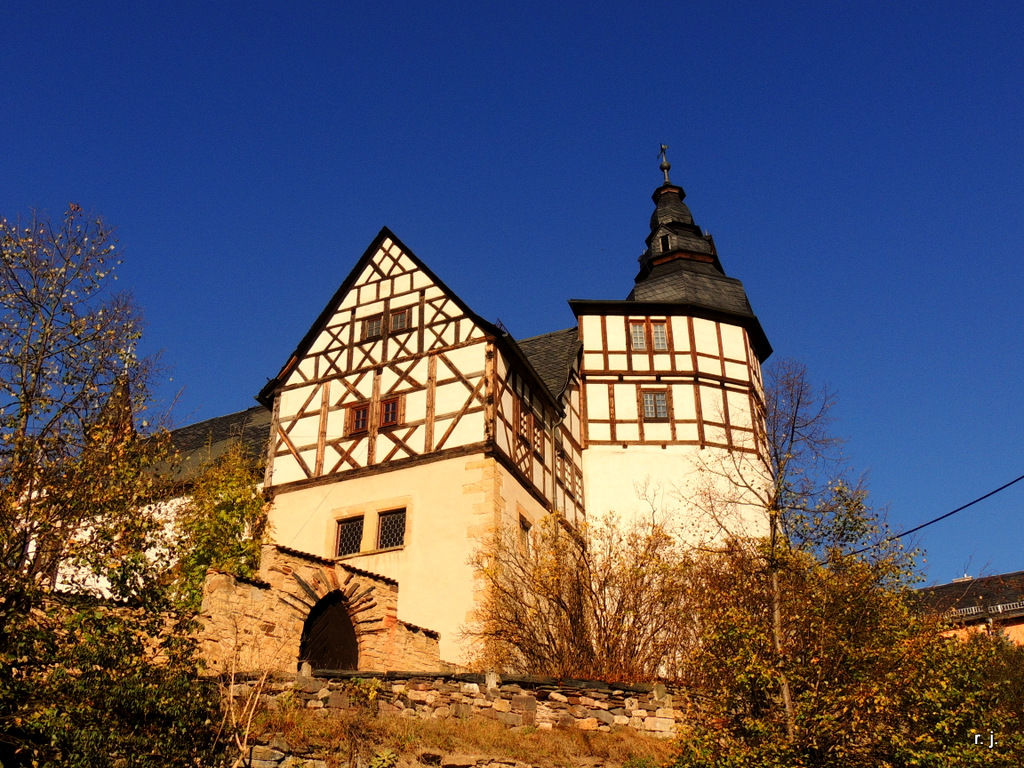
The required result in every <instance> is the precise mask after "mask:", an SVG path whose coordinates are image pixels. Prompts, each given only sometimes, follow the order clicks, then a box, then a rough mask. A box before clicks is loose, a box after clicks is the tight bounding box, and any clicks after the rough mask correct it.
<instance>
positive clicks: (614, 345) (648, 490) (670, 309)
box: [569, 147, 772, 540]
mask: <svg viewBox="0 0 1024 768" xmlns="http://www.w3.org/2000/svg"><path fill="white" fill-rule="evenodd" d="M665 149H667V147H663V148H662V157H663V162H662V164H661V170H662V171H663V173H664V183H662V185H661V186H659V187H658V188H657V189H656V190H655V191H654V195H653V200H654V204H655V208H654V212H653V214H652V215H651V222H650V234H649V235H648V236H647V240H646V244H647V248H646V250H645V251H644V252H643V254H642V255H641V256H640V258H639V261H640V270H639V272H638V274H637V276H636V279H635V283H634V286H633V289H632V290H631V291H630V292H629V295H628V296H627V297H626V298H625V299H624V300H618V301H607V300H603V301H602V300H598V301H591V300H572V301H570V302H569V304H570V306H571V307H572V309H573V312H574V313H575V315H576V318H577V322H578V324H579V331H580V339H581V341H582V345H583V350H582V356H581V361H580V379H581V389H582V393H583V397H582V409H583V429H584V433H583V446H584V450H583V476H584V488H585V489H586V503H587V512H588V515H590V516H594V515H601V514H602V513H604V512H607V511H610V510H613V511H615V512H616V513H618V514H620V515H622V516H624V517H626V518H629V517H635V516H637V515H648V516H649V515H651V514H655V515H659V514H664V513H667V512H669V511H674V512H675V513H676V515H675V520H676V522H679V523H683V524H685V525H686V527H687V528H688V532H687V536H688V537H690V538H691V540H696V539H707V538H708V537H717V536H721V535H722V534H723V533H729V534H739V533H758V532H763V527H762V526H763V516H759V515H758V514H757V511H756V509H754V506H756V505H752V504H749V503H747V502H749V501H750V500H751V495H750V494H749V493H744V488H743V487H744V486H747V490H749V486H751V485H752V484H756V483H758V482H761V481H762V480H763V479H764V478H766V477H767V475H766V473H765V469H764V466H765V465H764V463H763V461H762V452H763V440H762V435H763V432H762V430H761V425H762V421H763V412H764V407H763V391H762V381H761V363H762V362H764V361H765V360H766V359H767V358H768V356H769V355H770V354H771V352H772V349H771V345H770V344H769V343H768V339H767V337H766V336H765V333H764V331H763V330H762V328H761V324H760V323H759V322H758V319H757V317H756V316H755V315H754V312H753V310H752V309H751V308H750V303H749V302H748V301H747V296H746V293H745V292H744V290H743V285H742V283H740V281H739V280H736V279H735V278H731V277H728V276H726V274H725V272H724V270H723V269H722V265H721V262H720V260H719V258H718V252H717V250H716V248H715V243H714V240H713V239H712V238H711V236H710V235H708V234H704V233H702V232H701V230H700V228H699V227H698V226H697V225H696V224H695V223H694V221H693V216H692V214H691V213H690V209H689V208H688V207H687V205H686V203H685V202H683V201H684V199H685V197H686V193H685V192H684V191H683V189H682V188H681V187H679V186H676V185H674V184H672V183H671V181H670V179H669V169H670V166H669V163H668V162H667V160H664V150H665ZM712 505H713V506H715V507H716V509H711V508H710V506H712ZM723 512H727V513H728V515H730V516H731V519H730V520H725V519H723V515H722V513H723Z"/></svg>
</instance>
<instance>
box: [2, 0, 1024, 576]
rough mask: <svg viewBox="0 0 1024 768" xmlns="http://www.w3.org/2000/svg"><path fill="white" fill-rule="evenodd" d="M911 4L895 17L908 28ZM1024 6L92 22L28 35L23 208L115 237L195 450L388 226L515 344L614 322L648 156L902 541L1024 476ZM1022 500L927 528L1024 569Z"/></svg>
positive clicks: (442, 6) (964, 562) (244, 402)
mask: <svg viewBox="0 0 1024 768" xmlns="http://www.w3.org/2000/svg"><path fill="white" fill-rule="evenodd" d="M901 6H904V7H901ZM1022 37H1024V4H1022V3H1020V2H992V3H984V4H981V5H979V4H976V3H967V2H961V3H952V2H932V3H912V4H911V3H905V4H900V3H892V2H878V1H877V0H872V1H869V2H862V3H856V4H851V3H841V4H840V3H800V4H796V3H792V4H782V3H778V4H775V7H774V8H773V7H771V5H770V4H766V3H763V2H756V3H750V2H734V3H720V2H716V3H711V2H708V3H682V2H647V3H642V4H640V3H611V2H588V3H547V2H545V3H536V2H523V3H493V4H491V3H479V2H474V3H454V2H448V3H433V2H423V1H422V0H420V1H418V2H414V3H410V2H391V3H386V4H377V3H367V2H363V3H349V2H318V3H305V2H295V3H267V2H250V3H244V4H243V3H231V2H222V3H188V2H175V3H120V4H119V3H103V4H100V5H98V6H90V5H89V4H82V3H70V2H60V3H48V2H45V1H44V2H40V3H36V4H32V5H31V6H26V7H25V8H23V9H21V10H20V11H18V12H17V13H9V14H7V19H6V22H5V28H4V31H3V33H2V42H0V84H2V87H3V97H2V98H3V110H2V113H0V114H2V117H0V213H3V215H6V216H8V217H11V216H14V215H17V214H18V213H26V212H28V211H29V210H31V209H37V210H41V211H45V212H48V213H49V214H50V215H52V216H55V217H56V216H60V214H61V213H62V212H63V210H64V208H65V207H66V204H67V203H68V201H75V202H77V203H79V204H81V205H82V206H83V207H85V208H86V209H89V210H93V211H95V212H97V213H100V214H102V215H103V216H104V217H105V218H106V220H107V221H108V222H110V223H111V224H113V225H115V226H116V227H117V229H118V234H119V238H120V241H121V243H122V245H123V246H124V247H125V249H126V252H127V258H128V261H127V262H126V264H125V266H124V268H123V271H122V273H121V280H122V282H123V284H124V285H125V287H127V288H130V289H131V290H132V291H134V293H135V295H136V297H137V299H138V301H139V302H140V303H141V305H142V306H143V307H144V309H145V311H146V314H147V317H148V320H149V328H148V333H147V339H146V346H147V349H148V350H149V351H151V352H155V351H157V350H163V362H164V363H165V364H166V365H167V366H169V368H170V371H171V374H170V375H171V376H173V381H172V382H170V383H169V384H167V385H166V386H165V387H164V388H163V389H161V391H160V395H161V396H162V397H163V398H165V400H170V399H171V398H172V397H173V396H174V395H175V394H176V393H177V392H178V391H179V390H180V396H179V397H178V399H177V404H176V405H175V406H174V411H173V414H174V418H175V419H176V421H177V423H178V424H185V423H190V422H192V421H196V420H200V419H203V418H208V417H213V416H218V415H221V414H224V413H228V412H231V411H236V410H241V409H243V408H247V407H249V406H250V405H252V404H253V400H252V398H253V396H254V395H255V393H256V392H257V391H258V390H259V389H260V387H261V386H262V385H263V384H264V383H265V382H266V380H267V378H268V377H271V376H273V375H274V374H275V373H276V372H277V370H278V369H279V367H280V366H281V365H282V364H283V363H284V361H285V359H286V357H287V355H288V354H289V353H290V352H291V350H292V349H293V348H294V346H295V344H296V343H297V341H298V340H299V339H300V338H301V336H302V335H303V333H305V331H306V330H307V329H308V327H309V325H310V324H311V323H312V322H313V320H314V319H315V318H316V316H317V314H318V313H319V312H320V310H321V309H322V307H323V305H324V304H325V303H326V301H327V300H328V299H329V298H330V296H331V295H332V293H333V292H334V290H335V289H336V288H337V286H338V284H339V283H340V282H341V281H342V280H343V279H344V277H345V276H346V274H347V273H348V271H349V269H350V268H351V267H352V265H353V263H354V261H355V260H356V259H357V258H358V257H359V256H360V255H361V254H362V252H363V250H364V249H365V248H366V246H367V245H368V244H369V242H370V240H371V239H372V238H373V236H374V235H375V234H376V233H377V231H378V230H379V229H380V227H381V226H384V225H387V226H388V227H390V228H391V229H392V230H393V231H394V232H395V233H396V234H397V235H398V236H399V237H400V238H401V239H402V240H403V241H404V242H405V243H406V244H407V245H409V247H411V248H412V249H413V251H414V252H415V253H416V254H417V255H418V256H419V257H420V258H422V259H423V260H424V261H426V262H427V263H428V264H430V266H431V267H432V268H433V269H434V271H435V272H436V273H437V274H438V275H439V276H441V278H442V279H444V280H445V281H446V282H447V283H448V284H449V285H450V286H451V287H452V288H453V289H454V290H455V291H456V292H458V293H459V294H460V295H461V296H462V297H463V298H464V299H465V300H466V301H467V302H468V303H469V304H470V306H472V307H473V308H474V309H476V310H477V311H478V312H479V313H480V314H481V315H483V316H485V317H488V318H491V319H494V318H500V319H501V320H502V321H503V322H504V323H505V325H506V326H507V327H508V328H509V329H510V330H511V332H512V333H513V334H514V335H515V336H517V337H520V338H522V337H526V336H530V335H534V334H537V333H542V332H545V331H550V330H556V329H559V328H564V327H568V326H570V325H572V324H573V316H572V313H571V312H570V311H569V308H568V306H567V305H566V303H565V302H566V299H569V298H595V299H597V298H602V299H604V298H624V297H625V294H626V293H627V292H628V291H629V289H630V286H631V284H632V278H633V276H634V274H635V271H636V257H637V256H638V255H639V253H640V252H641V250H642V249H643V240H644V237H645V236H646V234H647V232H648V223H647V222H648V218H649V216H650V212H651V209H652V203H651V201H650V194H651V192H652V191H653V190H654V188H655V187H656V186H657V185H658V183H659V180H660V175H659V173H658V170H657V158H656V154H657V148H658V145H659V144H660V143H665V144H668V145H669V146H670V147H671V149H670V150H669V157H670V160H671V161H672V166H673V169H672V179H673V181H674V182H676V183H678V184H681V185H682V186H683V187H684V188H685V189H686V192H687V195H688V197H687V202H688V203H689V204H690V207H691V209H692V211H693V213H694V216H695V218H696V221H697V223H698V224H700V225H701V226H703V227H704V228H706V229H708V230H709V231H711V233H712V234H713V235H714V236H715V241H716V244H717V245H718V249H719V253H720V255H721V258H722V262H723V265H724V267H725V269H726V271H727V272H728V274H730V275H731V276H734V277H738V278H739V279H741V280H742V281H743V282H744V284H745V285H746V288H747V293H748V295H749V297H750V300H751V303H752V304H753V307H754V310H755V312H757V314H758V316H759V317H760V320H761V323H762V325H763V326H764V328H765V330H766V332H767V334H768V336H769V338H770V339H771V342H772V344H773V345H774V347H775V350H776V355H778V356H780V357H794V358H797V359H799V360H801V361H803V362H804V363H806V365H807V366H808V367H809V368H810V370H811V372H812V374H813V376H814V377H815V379H816V380H818V381H820V382H822V383H827V384H828V385H829V386H830V387H831V388H832V389H834V390H835V391H836V392H837V394H838V396H839V407H838V408H837V411H836V415H837V417H838V421H837V425H836V426H837V430H838V431H839V432H840V433H842V434H844V435H846V436H848V438H849V443H848V453H849V456H850V459H851V463H852V464H853V465H854V466H855V467H857V468H859V469H862V470H865V471H867V472H868V473H869V480H870V485H871V488H872V490H873V496H874V499H875V501H876V503H878V504H888V505H889V507H890V518H891V521H892V522H893V524H894V525H895V526H896V527H903V528H907V527H910V526H912V525H915V524H917V523H918V522H921V521H924V520H926V519H928V518H931V517H934V516H936V515H938V514H941V513H943V512H946V511H948V510H950V509H952V508H954V507H956V506H958V505H960V504H962V503H964V502H966V501H969V500H971V499H973V498H975V497H976V496H979V495H981V494H982V493H985V492H987V491H989V490H991V489H993V488H995V487H997V486H998V485H1001V484H1002V483H1004V482H1006V481H1007V480H1010V479H1012V478H1014V477H1017V476H1018V475H1020V474H1024V450H1022V440H1024V405H1022V394H1021V393H1022V380H1024V341H1022V333H1021V330H1022V322H1021V309H1022V301H1021V296H1022V289H1024V266H1022V255H1024V61H1022V60H1024V54H1022V50H1024V48H1022V46H1021V39H1022ZM1022 520H1024V483H1021V484H1019V485H1018V486H1015V487H1014V488H1013V489H1011V490H1008V491H1006V492H1004V493H1002V494H1000V495H998V496H996V497H994V498H992V499H990V500H988V501H986V502H983V503H982V504H979V505H977V506H975V507H973V508H971V509H970V510H968V511H965V512H962V513H960V514H959V515H957V516H955V517H953V518H951V519H950V520H948V521H946V522H943V523H940V524H938V525H935V526H932V527H931V528H929V529H927V530H926V531H924V532H922V534H921V535H920V536H919V537H918V543H919V544H920V545H921V546H922V547H924V548H926V549H927V551H928V562H927V563H926V567H927V569H928V581H929V582H934V581H948V580H949V579H950V578H952V577H955V576H957V575H960V574H961V573H962V572H964V571H968V572H970V573H971V574H975V575H976V574H978V573H982V572H984V573H993V572H1004V571H1011V570H1019V569H1024V554H1022V548H1021V543H1022V534H1024V525H1022Z"/></svg>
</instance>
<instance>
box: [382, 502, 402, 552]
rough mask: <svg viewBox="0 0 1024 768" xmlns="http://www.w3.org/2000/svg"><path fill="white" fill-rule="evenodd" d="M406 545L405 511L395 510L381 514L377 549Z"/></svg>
mask: <svg viewBox="0 0 1024 768" xmlns="http://www.w3.org/2000/svg"><path fill="white" fill-rule="evenodd" d="M404 544H405V510H404V509H395V510H392V511H391V512H381V513H380V525H379V527H378V529H377V549H390V548H391V547H401V546H403V545H404Z"/></svg>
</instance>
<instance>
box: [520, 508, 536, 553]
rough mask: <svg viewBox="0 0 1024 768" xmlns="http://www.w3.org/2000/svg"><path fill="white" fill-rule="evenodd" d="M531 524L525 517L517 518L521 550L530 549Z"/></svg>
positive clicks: (527, 550)
mask: <svg viewBox="0 0 1024 768" xmlns="http://www.w3.org/2000/svg"><path fill="white" fill-rule="evenodd" d="M532 527H533V526H531V525H530V521H529V520H527V519H526V518H525V517H520V518H519V548H520V549H521V550H522V551H523V552H529V551H530V530H531V529H532Z"/></svg>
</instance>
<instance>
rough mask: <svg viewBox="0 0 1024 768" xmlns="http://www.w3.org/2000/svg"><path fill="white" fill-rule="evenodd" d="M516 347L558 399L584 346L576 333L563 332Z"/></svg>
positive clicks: (542, 335)
mask: <svg viewBox="0 0 1024 768" xmlns="http://www.w3.org/2000/svg"><path fill="white" fill-rule="evenodd" d="M518 344H519V348H520V349H521V350H523V353H524V354H525V355H526V357H527V359H528V360H529V361H530V363H531V364H532V365H533V367H534V369H535V370H536V371H537V373H538V374H539V376H540V378H541V380H542V381H543V382H544V384H545V386H547V388H548V390H549V391H550V392H551V394H552V395H554V396H555V397H561V395H562V392H564V391H565V385H566V384H568V383H569V374H570V373H571V372H572V369H573V366H574V365H575V363H576V359H577V358H578V356H579V353H580V349H581V347H582V346H583V344H582V342H580V339H579V331H578V330H577V329H576V328H575V327H573V328H566V329H565V330H563V331H552V332H551V333H544V334H541V335H540V336H532V337H530V338H528V339H522V340H521V341H519V342H518Z"/></svg>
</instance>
